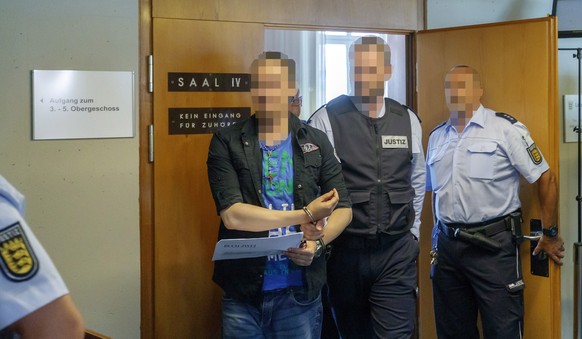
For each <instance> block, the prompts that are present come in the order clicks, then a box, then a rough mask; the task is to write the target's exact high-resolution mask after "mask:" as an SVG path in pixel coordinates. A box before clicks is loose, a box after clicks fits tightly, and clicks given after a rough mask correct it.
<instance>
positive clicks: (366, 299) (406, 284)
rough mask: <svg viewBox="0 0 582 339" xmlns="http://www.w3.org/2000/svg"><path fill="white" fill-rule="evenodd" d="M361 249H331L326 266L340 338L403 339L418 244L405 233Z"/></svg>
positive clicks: (411, 315)
mask: <svg viewBox="0 0 582 339" xmlns="http://www.w3.org/2000/svg"><path fill="white" fill-rule="evenodd" d="M361 247H363V248H353V247H350V246H345V243H342V244H341V246H336V247H334V249H333V251H332V253H331V257H330V258H329V261H328V265H327V270H328V280H327V281H328V288H329V297H330V302H331V306H332V308H333V312H334V315H335V320H336V322H337V327H338V330H339V332H340V335H341V337H342V338H343V339H350V338H390V339H400V338H402V339H409V338H410V337H411V336H412V334H413V332H414V328H415V323H416V321H415V319H416V277H417V269H416V258H417V256H418V243H417V242H416V240H415V239H414V237H413V236H412V234H410V233H407V234H405V235H402V236H400V237H398V238H392V239H389V240H382V241H378V242H377V243H376V244H373V245H371V246H370V245H367V246H361Z"/></svg>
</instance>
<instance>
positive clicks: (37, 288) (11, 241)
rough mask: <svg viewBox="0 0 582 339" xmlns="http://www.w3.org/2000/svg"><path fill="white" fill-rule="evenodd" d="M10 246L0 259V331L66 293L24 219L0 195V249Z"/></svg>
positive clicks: (53, 267)
mask: <svg viewBox="0 0 582 339" xmlns="http://www.w3.org/2000/svg"><path fill="white" fill-rule="evenodd" d="M64 244H66V242H65V243H64ZM9 247H10V248H12V250H9V251H6V252H5V253H4V255H2V257H1V258H0V270H1V271H2V273H1V274H0V329H2V328H4V327H7V326H9V325H10V324H12V323H14V322H16V321H17V320H19V319H21V318H23V317H25V316H26V315H28V314H30V313H32V312H34V311H36V310H38V309H39V308H41V307H43V306H45V305H47V304H48V303H50V302H52V301H54V300H56V299H57V298H60V297H62V296H63V295H65V294H68V293H69V291H68V289H67V287H66V285H65V283H64V281H63V279H62V278H61V276H60V275H59V272H58V271H57V268H56V267H55V265H54V264H53V262H52V261H51V259H50V257H49V256H48V254H47V252H46V251H45V250H44V248H43V247H42V245H41V244H40V242H39V241H38V240H37V238H36V237H35V235H34V234H33V233H32V231H31V229H30V227H29V226H28V224H27V223H26V221H25V220H24V218H23V217H22V216H21V215H20V213H19V212H18V210H17V209H16V208H15V207H14V206H13V205H11V204H10V203H9V202H8V201H7V200H6V199H4V198H3V197H2V196H0V248H9ZM17 255H18V257H16V256H17Z"/></svg>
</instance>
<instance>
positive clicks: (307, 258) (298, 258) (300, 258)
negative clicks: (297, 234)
mask: <svg viewBox="0 0 582 339" xmlns="http://www.w3.org/2000/svg"><path fill="white" fill-rule="evenodd" d="M316 249H317V246H316V245H315V241H311V240H308V241H306V242H305V244H304V245H303V247H299V248H293V247H292V248H289V249H288V250H287V252H285V255H286V256H287V257H289V259H291V260H292V261H293V262H294V263H295V264H296V265H299V266H309V265H311V263H312V262H313V257H314V256H315V250H316Z"/></svg>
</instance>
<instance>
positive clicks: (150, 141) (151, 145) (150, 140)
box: [148, 125, 154, 162]
mask: <svg viewBox="0 0 582 339" xmlns="http://www.w3.org/2000/svg"><path fill="white" fill-rule="evenodd" d="M148 132H149V133H148V144H149V149H148V161H149V162H154V125H149V126H148Z"/></svg>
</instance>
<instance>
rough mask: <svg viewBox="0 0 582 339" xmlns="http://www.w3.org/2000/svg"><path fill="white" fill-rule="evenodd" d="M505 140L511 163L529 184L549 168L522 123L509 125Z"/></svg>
mask: <svg viewBox="0 0 582 339" xmlns="http://www.w3.org/2000/svg"><path fill="white" fill-rule="evenodd" d="M506 140H507V154H508V156H509V160H510V161H511V164H512V165H513V166H514V167H515V168H516V169H517V170H518V171H519V173H520V174H521V175H522V176H523V177H524V178H525V179H526V180H527V181H528V182H529V183H530V184H531V183H534V182H536V181H537V180H538V179H539V177H540V176H541V175H542V173H544V172H545V171H547V170H548V169H549V168H550V166H549V165H548V163H547V162H546V159H544V156H543V155H542V152H541V151H540V149H539V148H538V147H537V145H536V144H535V143H534V141H533V139H532V138H531V135H530V134H529V130H528V129H527V127H526V126H525V125H524V124H522V123H520V122H516V123H515V124H513V125H511V127H510V128H508V130H507V132H506Z"/></svg>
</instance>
